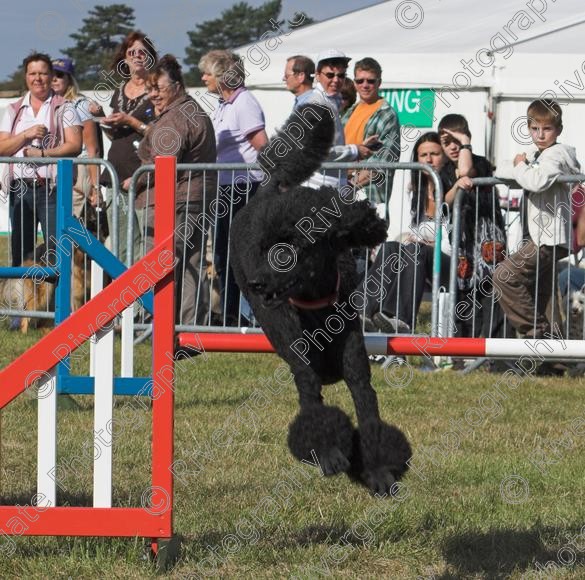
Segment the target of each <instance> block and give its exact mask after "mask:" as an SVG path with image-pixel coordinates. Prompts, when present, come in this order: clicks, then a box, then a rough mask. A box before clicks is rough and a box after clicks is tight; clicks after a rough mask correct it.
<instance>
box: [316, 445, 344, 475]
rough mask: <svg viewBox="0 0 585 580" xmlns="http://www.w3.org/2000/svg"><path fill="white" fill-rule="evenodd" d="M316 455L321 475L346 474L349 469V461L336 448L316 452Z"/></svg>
mask: <svg viewBox="0 0 585 580" xmlns="http://www.w3.org/2000/svg"><path fill="white" fill-rule="evenodd" d="M316 455H317V461H318V462H319V467H320V468H321V472H322V473H323V475H326V476H329V475H337V474H338V473H344V472H346V471H347V470H348V469H349V468H350V465H351V463H350V461H349V459H348V458H347V457H346V456H345V455H344V454H343V453H342V452H341V451H340V450H339V449H338V448H337V447H331V448H330V449H327V450H326V451H322V452H317V453H316Z"/></svg>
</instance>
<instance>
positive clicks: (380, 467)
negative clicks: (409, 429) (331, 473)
mask: <svg viewBox="0 0 585 580" xmlns="http://www.w3.org/2000/svg"><path fill="white" fill-rule="evenodd" d="M411 457H412V450H411V448H410V444H409V442H408V439H407V438H406V436H405V435H404V433H402V431H400V429H398V428H397V427H394V425H388V424H387V423H384V421H381V420H377V419H374V420H369V421H364V422H363V423H362V424H361V425H360V428H359V430H356V432H355V436H354V447H353V454H352V458H351V470H350V472H349V475H350V477H351V478H352V479H354V480H357V481H358V482H361V483H364V484H365V485H366V486H367V487H368V488H369V489H370V490H372V492H373V493H378V491H377V490H378V489H379V488H380V489H384V490H385V491H384V492H383V493H388V489H389V487H390V486H391V485H392V484H393V483H394V482H395V481H398V480H399V479H400V478H401V477H402V476H403V475H404V474H405V473H406V471H407V470H408V461H409V459H410V458H411ZM390 478H392V481H390ZM381 495H382V494H381Z"/></svg>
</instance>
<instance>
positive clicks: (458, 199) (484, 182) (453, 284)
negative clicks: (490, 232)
mask: <svg viewBox="0 0 585 580" xmlns="http://www.w3.org/2000/svg"><path fill="white" fill-rule="evenodd" d="M557 181H558V182H560V183H569V184H571V183H572V184H577V183H580V182H583V181H585V174H578V175H564V176H560V177H559V178H558V179H557ZM472 183H473V186H474V188H475V194H476V196H478V195H479V194H480V193H479V188H481V187H491V188H492V195H493V196H495V195H497V194H498V192H497V190H496V186H504V187H506V188H508V193H509V191H510V190H514V189H518V190H522V187H521V186H520V185H519V184H518V183H516V182H515V181H514V180H510V179H499V178H496V177H478V178H474V179H472ZM466 195H468V192H466V191H465V190H464V189H459V190H458V191H457V193H456V195H455V199H454V202H453V210H452V211H453V222H452V246H453V252H454V254H453V256H456V249H457V248H458V247H459V243H460V240H461V208H462V204H463V200H464V198H465V196H466ZM508 197H510V196H509V195H508ZM572 203H573V201H572V199H571V196H570V195H569V204H570V211H571V215H573V211H574V208H573V206H572ZM506 210H507V211H508V212H509V211H510V210H509V208H506ZM520 217H521V218H522V216H520ZM521 221H522V220H521ZM506 223H507V224H509V223H510V220H506ZM568 232H569V241H568V250H569V257H570V256H571V250H572V247H573V238H572V236H573V229H572V227H571V226H570V224H569V226H568ZM506 233H508V232H506ZM457 265H458V264H457V260H456V259H452V260H451V264H450V272H449V303H448V317H449V321H450V322H451V324H449V336H450V337H452V336H453V335H454V333H455V324H454V321H455V318H456V308H457V297H458V292H457V288H458V282H457V278H458V274H457ZM494 266H495V264H494ZM569 268H571V262H570V261H569ZM556 273H557V272H555V275H556ZM551 283H553V281H552V280H551ZM555 304H556V301H555V300H553V315H554V307H555ZM566 319H567V320H568V319H569V305H568V304H567V305H566ZM581 338H584V337H583V336H582V337H581Z"/></svg>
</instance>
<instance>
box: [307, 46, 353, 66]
mask: <svg viewBox="0 0 585 580" xmlns="http://www.w3.org/2000/svg"><path fill="white" fill-rule="evenodd" d="M333 59H339V60H344V61H345V64H346V65H347V63H348V62H349V61H350V60H351V58H350V57H349V56H345V53H343V52H341V50H337V49H336V48H330V49H329V50H323V51H322V52H320V53H319V54H318V55H317V60H316V61H315V64H316V65H317V66H319V63H320V62H321V61H322V60H333Z"/></svg>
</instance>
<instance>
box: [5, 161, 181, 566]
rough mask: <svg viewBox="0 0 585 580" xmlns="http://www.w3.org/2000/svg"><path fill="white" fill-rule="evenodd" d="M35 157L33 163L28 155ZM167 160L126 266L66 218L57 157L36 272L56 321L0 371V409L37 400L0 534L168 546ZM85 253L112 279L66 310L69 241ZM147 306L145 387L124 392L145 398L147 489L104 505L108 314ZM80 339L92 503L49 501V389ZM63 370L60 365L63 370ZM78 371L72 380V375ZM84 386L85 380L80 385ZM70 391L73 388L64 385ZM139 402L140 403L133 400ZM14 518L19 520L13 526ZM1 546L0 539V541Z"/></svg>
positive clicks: (171, 545)
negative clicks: (85, 369) (14, 497)
mask: <svg viewBox="0 0 585 580" xmlns="http://www.w3.org/2000/svg"><path fill="white" fill-rule="evenodd" d="M34 161H35V162H36V161H38V162H39V163H42V162H43V161H42V160H34ZM175 165H176V160H175V158H173V157H167V158H159V159H157V161H156V173H157V183H156V188H155V192H154V195H155V197H156V222H155V226H154V228H155V231H154V244H153V249H152V250H150V251H149V252H148V253H147V254H146V255H145V256H144V257H143V258H142V259H141V260H139V261H138V262H136V263H135V264H134V265H132V266H131V267H130V268H126V266H124V265H123V264H121V262H120V261H119V260H117V258H116V257H115V256H113V255H112V254H111V253H110V252H109V251H108V250H107V249H106V248H105V247H104V246H103V245H102V244H100V243H99V242H98V240H97V239H96V238H95V237H93V236H92V235H91V233H89V232H88V231H87V230H85V228H80V224H79V221H78V220H76V219H75V218H73V217H72V203H71V191H72V185H73V166H74V160H59V161H58V164H57V166H58V176H57V191H56V193H54V195H56V197H57V200H58V212H57V237H56V240H55V248H56V250H55V251H56V259H55V263H54V264H53V266H52V267H51V268H40V269H38V270H39V271H40V272H41V274H42V275H50V276H52V277H53V278H54V279H55V282H56V290H55V292H56V314H55V319H56V322H58V325H57V326H56V327H55V328H54V329H53V330H52V331H51V332H50V333H49V334H47V335H46V336H44V337H43V338H41V339H40V340H39V341H38V342H37V343H36V344H35V345H34V346H33V347H31V348H30V349H29V350H27V351H26V352H25V353H24V354H22V355H21V356H19V357H18V358H16V359H15V360H14V361H13V362H12V363H11V364H10V365H8V366H7V367H6V368H4V369H3V370H2V371H0V408H4V407H5V406H6V405H8V404H9V403H10V402H11V401H12V400H13V399H14V398H15V397H17V396H18V395H19V394H21V393H23V392H25V391H27V390H28V391H29V392H30V391H35V392H36V393H38V394H37V400H38V447H37V450H38V461H37V486H36V493H35V494H34V495H33V497H32V499H31V502H30V505H29V504H27V505H25V506H22V505H14V506H9V505H2V506H0V534H2V535H3V536H10V535H16V536H22V535H58V536H127V537H135V536H138V537H144V538H148V539H150V540H152V549H153V551H154V552H155V553H158V556H159V557H161V556H164V557H166V556H168V555H169V553H170V552H171V551H172V550H173V549H175V548H176V539H175V538H173V528H172V517H173V504H172V498H173V477H172V465H173V413H174V328H173V327H174V251H175V244H174V217H175V207H174V206H175V204H174V195H175V175H176V171H175ZM74 244H75V245H77V246H78V247H79V248H81V249H82V250H83V251H84V252H87V253H88V254H89V255H90V256H91V258H92V260H93V261H94V262H96V263H98V264H99V265H100V266H101V267H102V268H103V269H104V270H105V271H107V272H108V273H109V275H110V277H111V278H112V282H111V283H110V284H109V285H107V286H106V287H105V288H104V289H103V290H102V291H100V292H99V293H97V294H95V296H94V297H93V298H92V299H91V300H90V301H89V302H87V303H86V304H85V305H83V306H82V307H81V308H79V309H78V310H77V311H75V312H73V313H71V314H70V313H69V307H70V302H69V300H68V297H69V293H70V285H69V282H70V274H71V256H72V247H73V245H74ZM148 293H150V294H151V297H150V300H151V302H152V305H151V307H150V309H151V311H152V313H153V334H152V376H151V377H148V388H147V389H142V390H141V392H133V393H132V389H130V390H129V391H127V392H126V394H130V393H132V394H134V395H135V397H136V396H140V395H146V396H149V397H150V398H151V399H152V442H151V450H152V451H151V452H152V474H151V486H150V487H149V488H148V489H147V490H144V493H143V494H142V496H141V505H140V507H112V450H113V438H114V437H115V436H117V434H116V425H118V423H114V422H113V397H114V394H115V393H116V389H115V384H116V381H115V379H114V369H113V360H114V350H113V344H114V341H113V335H114V327H113V326H114V321H115V319H116V317H118V316H119V315H120V314H121V313H122V312H123V311H125V310H128V308H129V307H132V306H133V304H134V302H136V301H137V300H140V299H141V300H143V304H144V305H145V306H146V305H147V302H148V296H147V295H148ZM88 341H95V343H96V348H97V349H99V353H98V355H97V356H98V357H99V361H100V363H99V365H96V375H95V378H90V377H84V379H85V380H86V382H87V383H91V388H90V389H87V390H86V392H91V393H93V394H94V425H93V434H94V440H93V447H92V449H99V451H100V452H99V453H94V454H93V458H94V461H93V494H92V496H93V507H76V506H75V507H64V506H58V505H57V486H58V483H59V480H60V477H61V475H62V474H61V472H60V464H59V463H58V462H57V396H58V394H59V393H60V392H64V391H67V389H64V388H63V387H64V386H65V384H69V385H71V383H73V382H75V381H73V379H74V377H70V376H69V373H68V369H69V360H70V359H71V357H72V356H73V355H74V353H75V351H76V350H78V349H80V348H83V346H84V345H85V343H87V342H88ZM64 369H65V371H66V372H63V370H64ZM75 378H78V377H75ZM86 386H87V385H86ZM72 391H73V392H79V391H78V390H77V387H74V388H73V389H69V391H68V392H72ZM141 407H142V408H148V406H146V405H144V406H141ZM15 522H26V524H23V525H16V524H15ZM4 547H5V546H3V548H4Z"/></svg>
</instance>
